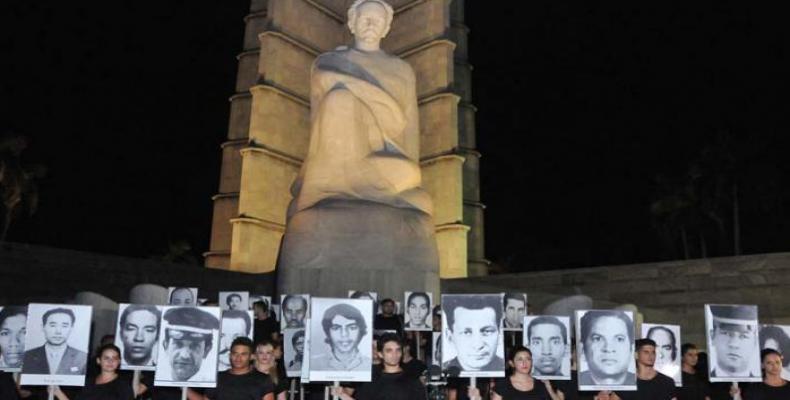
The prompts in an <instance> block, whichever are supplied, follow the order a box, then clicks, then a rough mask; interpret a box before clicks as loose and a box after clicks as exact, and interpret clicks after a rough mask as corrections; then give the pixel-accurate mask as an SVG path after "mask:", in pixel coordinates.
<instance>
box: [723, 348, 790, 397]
mask: <svg viewBox="0 0 790 400" xmlns="http://www.w3.org/2000/svg"><path fill="white" fill-rule="evenodd" d="M760 354H761V356H762V362H763V381H762V382H760V383H758V384H756V385H752V386H749V387H746V388H744V389H743V398H744V400H787V399H790V383H788V382H787V381H786V380H784V379H782V354H781V353H779V352H778V351H776V350H774V349H765V350H763V351H762V352H761V353H760ZM735 391H736V392H738V391H739V390H738V389H735Z"/></svg>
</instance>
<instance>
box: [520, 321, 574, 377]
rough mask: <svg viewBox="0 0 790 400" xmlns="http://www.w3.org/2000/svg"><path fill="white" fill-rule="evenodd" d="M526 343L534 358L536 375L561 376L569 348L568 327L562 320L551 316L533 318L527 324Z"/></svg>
mask: <svg viewBox="0 0 790 400" xmlns="http://www.w3.org/2000/svg"><path fill="white" fill-rule="evenodd" d="M527 343H528V346H527V347H529V349H530V350H531V351H532V357H533V359H534V360H535V361H534V364H533V365H534V368H535V372H536V373H535V375H536V376H538V377H544V376H545V377H548V376H551V377H558V376H563V373H562V362H563V361H564V360H565V354H566V353H567V352H568V351H569V350H570V349H569V348H568V329H567V328H566V327H565V324H563V323H562V321H560V320H559V319H558V318H557V317H553V316H540V317H537V318H535V319H533V320H532V321H531V322H530V323H529V325H528V326H527ZM569 372H570V371H569Z"/></svg>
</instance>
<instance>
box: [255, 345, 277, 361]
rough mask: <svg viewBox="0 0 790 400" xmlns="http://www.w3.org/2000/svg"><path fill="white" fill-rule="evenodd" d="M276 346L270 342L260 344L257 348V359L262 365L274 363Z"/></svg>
mask: <svg viewBox="0 0 790 400" xmlns="http://www.w3.org/2000/svg"><path fill="white" fill-rule="evenodd" d="M274 360H275V356H274V346H272V345H270V344H265V345H260V346H258V347H257V348H256V349H255V361H257V362H258V364H261V365H272V364H274Z"/></svg>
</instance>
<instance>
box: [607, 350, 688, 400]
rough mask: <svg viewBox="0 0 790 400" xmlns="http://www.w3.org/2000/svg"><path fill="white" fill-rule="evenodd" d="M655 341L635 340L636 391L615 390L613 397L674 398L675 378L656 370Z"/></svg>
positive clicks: (625, 399)
mask: <svg viewBox="0 0 790 400" xmlns="http://www.w3.org/2000/svg"><path fill="white" fill-rule="evenodd" d="M655 365H656V342H654V341H653V340H652V339H639V340H637V341H636V377H637V380H636V391H617V395H616V397H614V398H615V399H618V398H619V399H622V400H676V399H677V397H676V389H675V380H674V379H672V378H670V377H668V376H666V375H664V374H662V373H660V372H658V371H657V370H656V368H655Z"/></svg>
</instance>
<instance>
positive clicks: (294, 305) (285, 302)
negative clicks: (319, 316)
mask: <svg viewBox="0 0 790 400" xmlns="http://www.w3.org/2000/svg"><path fill="white" fill-rule="evenodd" d="M307 318H310V295H309V294H283V295H280V330H281V331H285V330H286V329H289V328H302V329H304V326H305V325H304V324H305V320H306V319H307Z"/></svg>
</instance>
